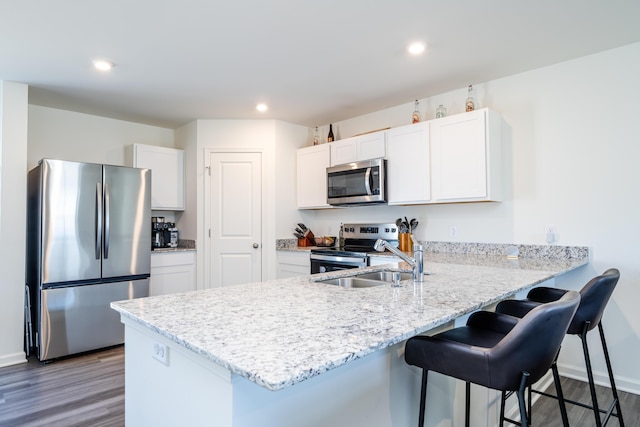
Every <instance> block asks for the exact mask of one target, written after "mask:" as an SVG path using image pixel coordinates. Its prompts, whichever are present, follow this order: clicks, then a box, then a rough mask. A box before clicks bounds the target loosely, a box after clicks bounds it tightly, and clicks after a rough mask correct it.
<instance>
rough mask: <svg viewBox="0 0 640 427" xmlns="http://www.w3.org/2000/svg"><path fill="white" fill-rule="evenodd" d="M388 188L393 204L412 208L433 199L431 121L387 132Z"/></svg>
mask: <svg viewBox="0 0 640 427" xmlns="http://www.w3.org/2000/svg"><path fill="white" fill-rule="evenodd" d="M387 142H388V144H387V189H388V191H389V193H388V197H387V198H388V203H389V204H390V205H413V204H423V203H428V202H429V201H430V200H431V185H430V169H431V165H430V161H429V122H422V123H416V124H412V125H406V126H401V127H397V128H393V129H391V130H389V131H388V132H387Z"/></svg>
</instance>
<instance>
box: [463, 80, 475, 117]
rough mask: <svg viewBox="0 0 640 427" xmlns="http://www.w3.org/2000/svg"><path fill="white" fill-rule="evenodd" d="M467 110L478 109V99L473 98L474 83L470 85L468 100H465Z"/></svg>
mask: <svg viewBox="0 0 640 427" xmlns="http://www.w3.org/2000/svg"><path fill="white" fill-rule="evenodd" d="M464 105H465V111H466V112H469V111H473V110H475V109H476V100H475V99H474V98H473V85H469V93H468V95H467V100H466V101H464Z"/></svg>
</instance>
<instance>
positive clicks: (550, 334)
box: [404, 291, 580, 427]
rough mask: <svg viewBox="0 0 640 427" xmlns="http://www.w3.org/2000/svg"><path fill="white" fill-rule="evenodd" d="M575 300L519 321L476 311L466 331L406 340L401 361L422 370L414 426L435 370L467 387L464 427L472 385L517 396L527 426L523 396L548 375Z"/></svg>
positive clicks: (571, 296) (573, 296)
mask: <svg viewBox="0 0 640 427" xmlns="http://www.w3.org/2000/svg"><path fill="white" fill-rule="evenodd" d="M579 301H580V295H579V294H578V292H573V291H572V292H567V293H566V294H565V295H563V296H562V297H561V298H560V299H559V300H558V301H555V302H552V303H549V304H541V305H540V306H538V307H536V308H534V309H532V310H531V311H530V312H528V313H527V314H526V315H525V316H524V317H523V318H522V319H520V320H519V319H518V318H515V317H513V316H508V315H502V314H499V313H492V312H487V311H479V312H476V313H473V314H472V315H471V316H470V317H469V320H468V321H467V324H466V326H463V327H460V328H455V329H451V330H448V331H445V332H442V333H440V334H437V335H434V336H431V337H428V336H416V337H413V338H410V339H409V340H408V341H407V343H406V346H405V355H404V357H405V361H406V362H407V363H408V364H410V365H414V366H417V367H420V368H422V388H421V391H420V413H419V426H420V427H422V426H423V425H424V415H425V414H424V412H425V402H426V394H427V375H428V372H429V371H434V372H439V373H441V374H444V375H448V376H450V377H454V378H457V379H460V380H463V381H465V382H466V399H465V426H467V427H468V426H469V406H470V397H469V391H470V390H469V389H470V383H474V384H478V385H481V386H484V387H488V388H492V389H495V390H499V391H516V392H517V395H518V403H519V408H520V419H521V425H522V426H524V427H527V426H528V425H529V422H528V417H527V409H526V407H525V398H524V391H525V389H526V388H527V387H528V386H529V385H531V384H533V383H535V382H536V381H538V380H539V379H540V378H541V377H542V376H543V375H544V374H545V373H546V372H547V371H548V370H549V367H550V366H551V363H552V362H553V360H554V359H555V357H556V355H557V353H558V351H559V349H560V344H561V343H562V339H563V337H564V335H565V334H566V332H567V328H568V327H569V323H570V322H571V319H572V318H573V314H574V313H575V311H576V309H577V308H578V303H579ZM502 421H503V420H502V419H501V422H502Z"/></svg>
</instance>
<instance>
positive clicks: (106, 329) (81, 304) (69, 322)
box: [38, 279, 149, 360]
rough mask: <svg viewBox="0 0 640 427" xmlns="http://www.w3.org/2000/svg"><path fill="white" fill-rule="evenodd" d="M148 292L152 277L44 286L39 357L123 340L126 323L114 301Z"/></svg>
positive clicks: (85, 349)
mask: <svg viewBox="0 0 640 427" xmlns="http://www.w3.org/2000/svg"><path fill="white" fill-rule="evenodd" d="M148 295H149V279H141V280H133V281H126V282H115V283H103V284H98V285H83V286H72V287H66V288H54V289H45V290H43V291H42V295H41V310H40V313H39V314H40V327H39V328H38V330H39V333H38V346H39V348H38V358H39V359H40V360H48V359H53V358H56V357H61V356H67V355H70V354H75V353H81V352H84V351H89V350H95V349H99V348H103V347H108V346H111V345H116V344H122V343H123V342H124V327H123V325H122V323H121V322H120V316H119V314H118V313H117V312H116V311H114V310H112V309H111V307H110V303H111V302H112V301H120V300H126V299H133V298H141V297H145V296H148Z"/></svg>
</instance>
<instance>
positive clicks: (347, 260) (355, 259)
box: [310, 254, 367, 265]
mask: <svg viewBox="0 0 640 427" xmlns="http://www.w3.org/2000/svg"><path fill="white" fill-rule="evenodd" d="M310 258H311V259H312V260H316V261H329V262H333V263H339V262H343V263H352V264H360V263H364V265H367V258H366V257H345V256H334V255H319V254H311V255H310Z"/></svg>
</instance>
